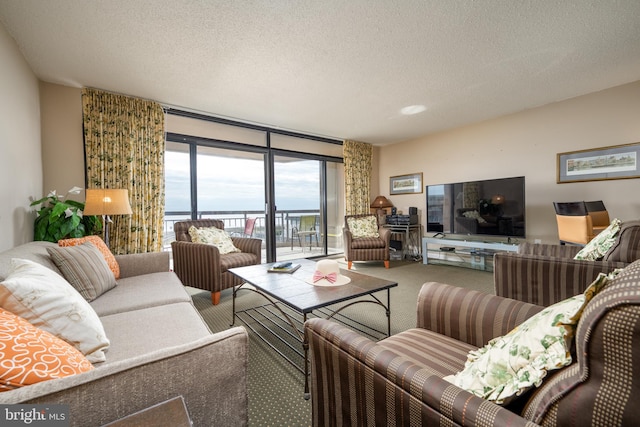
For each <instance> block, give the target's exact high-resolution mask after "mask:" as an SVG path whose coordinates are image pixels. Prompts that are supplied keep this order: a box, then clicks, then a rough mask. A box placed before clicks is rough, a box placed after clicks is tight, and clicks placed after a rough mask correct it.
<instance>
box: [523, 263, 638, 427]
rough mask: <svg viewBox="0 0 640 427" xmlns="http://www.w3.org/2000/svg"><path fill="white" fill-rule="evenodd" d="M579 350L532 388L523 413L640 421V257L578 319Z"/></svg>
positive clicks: (577, 421)
mask: <svg viewBox="0 0 640 427" xmlns="http://www.w3.org/2000/svg"><path fill="white" fill-rule="evenodd" d="M576 355H577V362H576V363H573V364H572V365H571V366H569V367H567V368H565V369H563V370H562V371H560V372H559V373H558V374H556V375H554V376H553V377H552V378H549V379H548V380H547V381H545V382H544V383H543V384H542V386H541V387H540V388H539V389H538V390H537V391H536V392H535V393H533V395H532V397H531V398H530V399H529V401H528V403H527V405H526V406H525V408H524V411H523V416H524V417H525V418H527V419H529V420H531V421H533V422H535V423H538V424H547V423H549V424H552V425H635V424H637V422H638V420H639V419H640V406H639V405H638V404H637V403H636V401H637V396H638V394H639V393H640V365H638V363H637V362H636V363H634V360H635V361H637V360H640V260H638V261H635V262H634V263H632V264H630V265H629V266H628V267H626V268H625V269H624V270H622V272H621V273H620V274H618V275H617V277H616V278H615V279H614V280H612V281H611V282H610V283H608V284H607V285H606V286H605V288H604V289H603V290H602V291H601V292H600V293H599V294H598V295H596V296H595V297H594V298H593V299H592V300H591V302H590V303H589V304H588V305H587V307H586V308H585V310H584V313H583V315H582V318H581V319H580V322H579V323H578V329H577V333H576ZM576 408H580V410H579V411H576V410H575V409H576Z"/></svg>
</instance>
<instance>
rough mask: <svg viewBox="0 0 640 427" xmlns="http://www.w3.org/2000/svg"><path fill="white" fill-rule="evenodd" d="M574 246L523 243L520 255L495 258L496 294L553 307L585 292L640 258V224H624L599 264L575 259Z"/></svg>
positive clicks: (576, 251) (513, 254)
mask: <svg viewBox="0 0 640 427" xmlns="http://www.w3.org/2000/svg"><path fill="white" fill-rule="evenodd" d="M580 249H581V248H580V247H579V246H574V245H550V244H533V243H521V244H520V245H519V246H518V252H517V253H513V252H509V253H507V252H498V253H496V254H495V255H494V258H493V278H494V286H495V293H496V295H499V296H502V297H506V298H513V299H516V300H519V301H525V302H528V303H532V304H538V305H543V306H549V305H551V304H554V303H556V302H558V301H562V300H563V299H565V298H568V297H570V296H572V295H577V294H579V293H581V292H584V290H585V289H586V286H588V285H589V283H591V282H592V281H593V280H594V279H595V278H596V277H597V276H598V274H599V273H609V272H611V271H613V270H615V269H616V268H624V267H626V266H628V265H629V264H630V263H632V262H633V261H635V260H638V259H640V221H628V222H623V223H622V225H621V227H620V232H619V233H618V236H617V238H616V241H615V243H614V245H613V246H612V247H611V248H610V249H609V251H607V253H605V255H604V257H603V258H602V259H601V260H598V261H588V260H579V259H574V257H575V255H576V254H577V253H578V251H579V250H580Z"/></svg>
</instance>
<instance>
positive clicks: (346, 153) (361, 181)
mask: <svg viewBox="0 0 640 427" xmlns="http://www.w3.org/2000/svg"><path fill="white" fill-rule="evenodd" d="M342 151H343V157H344V175H345V177H344V181H345V198H346V203H345V204H346V206H345V211H346V214H347V215H360V214H367V213H369V212H370V205H371V201H370V194H369V193H370V192H371V191H370V190H371V158H372V155H373V147H372V146H371V144H367V143H364V142H358V141H348V140H347V141H344V143H343V145H342Z"/></svg>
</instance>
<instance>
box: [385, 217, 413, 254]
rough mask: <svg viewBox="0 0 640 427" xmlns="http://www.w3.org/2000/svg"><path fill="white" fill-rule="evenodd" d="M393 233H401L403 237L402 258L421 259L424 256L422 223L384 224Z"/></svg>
mask: <svg viewBox="0 0 640 427" xmlns="http://www.w3.org/2000/svg"><path fill="white" fill-rule="evenodd" d="M382 226H383V227H384V228H388V229H389V230H391V234H392V235H393V234H399V235H400V236H401V237H400V238H401V239H402V258H403V259H404V258H410V259H413V260H414V261H419V260H420V259H421V258H422V245H421V242H420V239H422V224H383V225H382Z"/></svg>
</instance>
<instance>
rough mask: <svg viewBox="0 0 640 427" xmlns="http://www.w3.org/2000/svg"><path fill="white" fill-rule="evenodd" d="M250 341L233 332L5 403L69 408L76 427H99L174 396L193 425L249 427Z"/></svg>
mask: <svg viewBox="0 0 640 427" xmlns="http://www.w3.org/2000/svg"><path fill="white" fill-rule="evenodd" d="M247 368H248V337H247V332H246V330H245V329H244V328H241V327H236V328H231V329H228V330H225V331H222V332H219V333H216V334H212V335H209V336H207V337H204V338H201V339H199V340H197V341H194V342H192V343H188V344H184V345H180V346H176V347H171V348H168V349H164V350H159V351H156V352H154V353H150V354H147V355H144V356H139V357H136V358H131V359H126V360H122V361H120V362H114V363H112V364H109V365H106V366H104V367H99V365H97V367H96V369H94V370H92V371H90V372H87V373H84V374H80V375H75V376H71V377H66V378H61V379H56V380H51V381H44V382H41V383H38V384H34V385H30V386H27V387H22V388H20V389H16V390H11V391H8V392H4V393H0V403H2V404H11V403H30V404H45V403H46V404H56V403H59V404H65V405H69V415H70V425H71V426H100V425H104V424H106V423H109V422H112V421H115V420H117V419H120V418H122V417H124V416H126V415H129V414H132V413H134V412H137V411H140V410H142V409H145V408H148V407H149V406H152V405H155V404H157V403H160V402H163V401H165V400H167V399H170V398H172V397H175V396H179V395H182V396H183V397H184V400H185V403H186V405H187V409H188V411H189V414H190V415H191V418H192V420H193V423H194V425H196V426H207V425H221V426H222V425H227V426H232V425H233V426H235V425H240V426H241V425H247V422H248V416H247V407H248V399H247V375H248V374H247V372H248V369H247Z"/></svg>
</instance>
